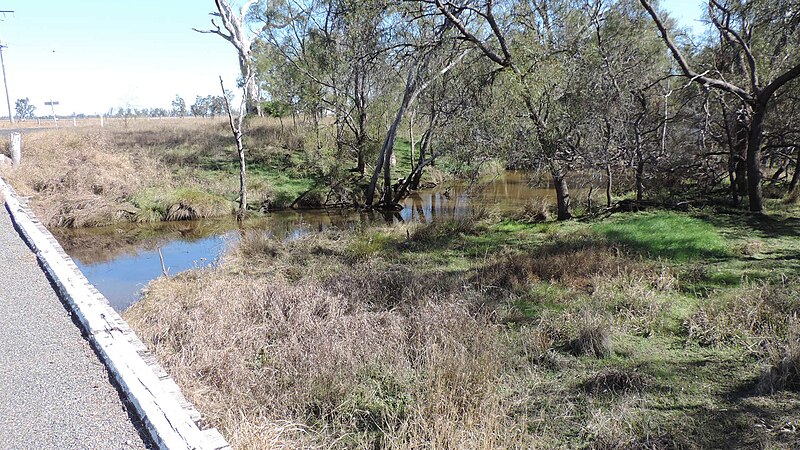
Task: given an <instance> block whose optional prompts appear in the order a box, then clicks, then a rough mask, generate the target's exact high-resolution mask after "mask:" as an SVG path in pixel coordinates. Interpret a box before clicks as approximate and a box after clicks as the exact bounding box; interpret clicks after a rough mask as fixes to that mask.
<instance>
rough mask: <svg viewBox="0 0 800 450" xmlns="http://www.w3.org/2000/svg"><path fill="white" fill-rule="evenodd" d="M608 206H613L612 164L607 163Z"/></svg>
mask: <svg viewBox="0 0 800 450" xmlns="http://www.w3.org/2000/svg"><path fill="white" fill-rule="evenodd" d="M606 207H608V208H611V164H606Z"/></svg>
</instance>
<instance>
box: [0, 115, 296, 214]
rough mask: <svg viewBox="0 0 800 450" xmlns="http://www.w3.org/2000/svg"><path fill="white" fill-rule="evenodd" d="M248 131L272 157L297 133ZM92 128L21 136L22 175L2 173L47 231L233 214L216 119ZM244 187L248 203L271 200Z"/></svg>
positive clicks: (261, 187) (270, 124)
mask: <svg viewBox="0 0 800 450" xmlns="http://www.w3.org/2000/svg"><path fill="white" fill-rule="evenodd" d="M250 124H251V127H253V129H254V130H259V133H260V134H256V135H255V136H254V137H251V138H249V139H250V142H249V145H250V147H249V148H250V149H251V150H252V151H253V154H266V153H269V154H271V153H270V152H272V150H270V149H271V148H272V147H271V145H273V144H280V145H282V143H281V142H282V141H280V139H278V138H280V137H282V136H288V137H287V139H289V138H290V137H291V136H290V135H292V136H293V134H294V133H296V132H297V131H292V130H289V131H285V132H280V127H279V125H278V123H277V120H276V119H271V118H263V119H252V120H251V121H250ZM84 125H86V126H84ZM97 125H98V124H97V123H95V122H93V121H90V120H87V121H84V122H82V124H81V126H79V127H75V128H73V127H61V128H53V129H43V130H41V131H36V132H30V133H25V134H24V135H23V143H22V146H23V162H22V164H21V165H20V167H19V168H18V169H13V168H11V167H0V174H2V175H3V176H4V177H5V178H7V179H8V180H9V182H10V183H11V184H12V185H13V186H14V188H15V189H16V190H17V191H18V192H19V193H20V194H21V195H23V196H26V197H30V198H31V202H30V203H31V205H32V207H33V208H34V211H35V212H36V213H37V215H38V217H39V218H40V219H41V220H42V221H43V222H44V223H45V224H46V225H48V226H54V227H70V228H73V227H75V228H76V227H91V226H102V225H108V224H110V223H113V222H119V221H132V222H156V221H162V220H186V219H194V218H202V217H220V216H226V215H230V214H231V213H232V211H233V209H234V205H233V201H232V200H234V199H235V198H236V196H237V195H238V179H237V178H236V177H235V176H231V175H230V174H229V173H228V172H227V170H228V168H229V167H231V165H232V164H234V162H233V161H234V158H233V153H232V152H231V151H230V146H231V143H232V141H231V137H230V135H229V133H230V132H229V130H227V128H226V127H227V122H226V121H225V120H223V119H222V118H215V119H196V118H187V119H174V118H171V119H164V120H145V119H136V120H128V121H127V124H126V123H125V122H123V121H118V120H116V119H114V120H110V121H107V122H106V126H105V127H104V128H100V127H99V126H97ZM43 126H44V125H43ZM276 129H277V130H278V131H277V132H276V131H275V130H276ZM276 133H277V134H276ZM265 139H267V140H265ZM269 139H274V140H269ZM287 145H288V144H287ZM251 156H252V155H251ZM250 184H251V187H252V191H253V198H254V199H259V198H261V197H265V196H270V195H273V194H271V192H272V190H273V187H272V186H270V185H269V183H268V182H266V181H265V180H263V179H253V180H250Z"/></svg>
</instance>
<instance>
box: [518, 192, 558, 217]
mask: <svg viewBox="0 0 800 450" xmlns="http://www.w3.org/2000/svg"><path fill="white" fill-rule="evenodd" d="M551 215H552V204H551V203H550V200H549V199H547V198H545V197H541V198H535V199H532V200H530V201H528V202H526V203H525V204H524V205H522V210H520V211H519V212H517V213H516V214H514V216H513V219H514V220H517V221H520V222H523V223H541V222H547V221H548V220H549V219H550V216H551Z"/></svg>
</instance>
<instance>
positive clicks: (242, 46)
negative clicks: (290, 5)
mask: <svg viewBox="0 0 800 450" xmlns="http://www.w3.org/2000/svg"><path fill="white" fill-rule="evenodd" d="M214 3H215V4H216V5H217V11H218V12H215V13H211V15H212V16H214V17H218V18H219V19H220V20H221V21H222V26H223V27H224V28H225V31H223V30H222V28H221V27H220V26H219V25H218V24H217V23H216V22H215V21H214V19H211V25H212V26H213V27H214V28H212V29H210V30H198V29H197V28H194V31H197V32H198V33H212V34H216V35H218V36H221V37H222V38H223V39H225V40H226V41H228V42H230V43H231V45H233V47H234V48H235V49H236V52H237V53H238V56H239V69H240V71H241V75H242V80H243V83H244V92H245V99H246V101H245V104H246V112H247V114H258V115H259V116H261V115H262V113H261V102H260V98H261V93H260V90H259V88H258V84H257V83H256V79H255V68H254V65H253V58H252V57H253V43H254V42H255V40H256V37H258V35H259V34H260V33H262V32H263V31H265V30H266V29H267V28H268V26H269V22H267V23H265V24H264V26H263V27H262V28H261V29H260V30H258V31H257V32H256V33H252V34H251V33H249V32H248V29H247V25H246V23H245V18H246V17H247V12H248V11H249V10H250V7H252V6H253V5H254V4H255V3H256V0H248V1H247V2H245V4H244V5H243V6H242V8H241V10H240V11H239V12H238V14H237V13H236V11H234V10H233V8H232V7H231V5H230V3H228V0H215V1H214Z"/></svg>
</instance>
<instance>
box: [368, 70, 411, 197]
mask: <svg viewBox="0 0 800 450" xmlns="http://www.w3.org/2000/svg"><path fill="white" fill-rule="evenodd" d="M417 70H418V67H416V66H414V67H413V68H412V69H411V70H409V72H408V78H406V88H405V91H404V92H403V100H402V101H401V102H400V107H399V108H398V109H397V115H395V118H394V121H392V124H391V126H389V131H388V132H387V133H386V138H385V139H384V140H383V145H382V146H381V151H380V152H379V153H378V162H377V163H376V164H375V170H374V171H373V172H372V178H371V179H370V182H369V188H368V189H367V194H366V206H367V207H372V206H373V202H374V201H375V190H376V188H377V185H378V178H379V177H380V173H381V169H383V183H384V187H383V200H384V201H385V202H391V200H392V180H391V164H389V161H390V160H391V158H392V150H393V149H394V141H395V138H396V137H397V127H398V126H400V122H401V121H402V120H403V116H404V115H405V113H406V109H407V108H408V105H409V104H410V103H411V100H412V99H413V98H414V94H415V91H416V88H417ZM386 206H389V205H386Z"/></svg>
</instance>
